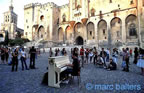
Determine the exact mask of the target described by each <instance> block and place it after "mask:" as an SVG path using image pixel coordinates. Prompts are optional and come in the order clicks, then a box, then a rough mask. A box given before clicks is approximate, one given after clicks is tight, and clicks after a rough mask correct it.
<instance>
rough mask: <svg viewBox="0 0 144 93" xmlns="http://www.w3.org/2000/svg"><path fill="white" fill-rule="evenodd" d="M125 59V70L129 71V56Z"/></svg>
mask: <svg viewBox="0 0 144 93" xmlns="http://www.w3.org/2000/svg"><path fill="white" fill-rule="evenodd" d="M125 61H126V67H125V68H124V69H123V70H124V71H127V72H129V58H127V59H126V60H125Z"/></svg>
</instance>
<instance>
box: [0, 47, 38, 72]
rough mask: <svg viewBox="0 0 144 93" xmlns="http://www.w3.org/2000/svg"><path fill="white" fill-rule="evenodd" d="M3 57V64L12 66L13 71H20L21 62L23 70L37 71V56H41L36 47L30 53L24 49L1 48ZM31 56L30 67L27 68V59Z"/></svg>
mask: <svg viewBox="0 0 144 93" xmlns="http://www.w3.org/2000/svg"><path fill="white" fill-rule="evenodd" d="M0 52H1V53H0V55H1V64H8V65H11V66H12V69H11V71H12V72H13V71H17V70H18V64H19V61H21V65H22V70H24V69H26V70H29V69H35V59H36V57H37V54H40V52H39V51H37V50H36V49H35V48H34V46H32V47H31V48H30V49H29V50H28V51H25V48H24V47H16V48H8V47H1V48H0ZM29 56H30V63H29V64H30V65H29V67H28V66H27V62H26V61H27V58H28V57H29Z"/></svg>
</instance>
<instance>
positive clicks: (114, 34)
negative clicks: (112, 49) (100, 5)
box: [58, 14, 138, 45]
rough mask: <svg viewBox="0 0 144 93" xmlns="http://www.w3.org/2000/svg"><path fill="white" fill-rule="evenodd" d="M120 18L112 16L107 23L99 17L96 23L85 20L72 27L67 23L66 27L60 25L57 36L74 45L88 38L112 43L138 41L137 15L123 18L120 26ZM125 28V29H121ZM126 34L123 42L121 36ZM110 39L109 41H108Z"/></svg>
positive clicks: (102, 42)
mask: <svg viewBox="0 0 144 93" xmlns="http://www.w3.org/2000/svg"><path fill="white" fill-rule="evenodd" d="M122 23H123V22H122V20H121V19H120V18H119V17H114V18H112V19H111V21H110V22H109V23H108V22H107V21H106V20H104V19H101V20H99V21H98V22H97V23H95V22H91V21H90V22H87V24H85V25H84V24H83V23H81V22H77V23H75V24H74V26H73V27H72V26H71V25H67V26H66V27H62V26H61V27H60V28H59V29H58V37H59V41H60V42H62V41H63V42H65V43H70V42H72V43H74V44H76V45H83V44H87V41H88V40H90V41H91V40H94V41H95V43H97V42H98V43H99V44H108V43H110V44H112V45H115V44H116V43H117V42H120V43H127V40H130V41H131V42H132V41H134V42H136V43H137V42H138V41H137V40H138V36H137V35H138V32H137V31H138V30H137V17H136V16H135V15H133V14H131V15H129V16H127V17H126V18H125V26H124V27H122ZM123 28H125V30H122V29H123ZM124 34H126V35H125V36H126V37H125V38H126V40H125V41H126V42H124V39H123V36H122V35H124ZM109 41H110V42H109Z"/></svg>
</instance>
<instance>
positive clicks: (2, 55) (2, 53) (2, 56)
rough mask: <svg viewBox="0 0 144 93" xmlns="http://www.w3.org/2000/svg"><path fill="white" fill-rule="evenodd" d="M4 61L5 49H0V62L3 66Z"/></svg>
mask: <svg viewBox="0 0 144 93" xmlns="http://www.w3.org/2000/svg"><path fill="white" fill-rule="evenodd" d="M4 60H5V49H4V48H2V49H1V61H2V63H3V64H4Z"/></svg>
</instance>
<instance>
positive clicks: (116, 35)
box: [111, 17, 122, 44]
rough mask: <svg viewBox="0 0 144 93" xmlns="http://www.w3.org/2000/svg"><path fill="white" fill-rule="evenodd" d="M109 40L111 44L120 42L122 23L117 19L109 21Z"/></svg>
mask: <svg viewBox="0 0 144 93" xmlns="http://www.w3.org/2000/svg"><path fill="white" fill-rule="evenodd" d="M111 40H112V43H113V44H115V43H117V42H118V41H121V40H122V21H121V19H120V18H118V17H115V18H113V19H112V20H111Z"/></svg>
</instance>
